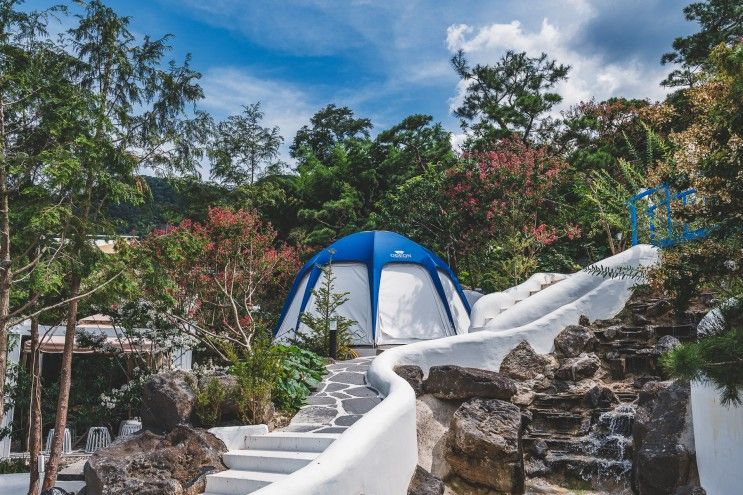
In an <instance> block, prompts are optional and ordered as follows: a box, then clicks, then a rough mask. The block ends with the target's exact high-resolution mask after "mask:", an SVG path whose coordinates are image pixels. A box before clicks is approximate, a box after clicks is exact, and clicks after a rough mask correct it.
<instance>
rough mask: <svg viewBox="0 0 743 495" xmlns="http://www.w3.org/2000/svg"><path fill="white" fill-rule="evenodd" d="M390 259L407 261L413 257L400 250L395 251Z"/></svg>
mask: <svg viewBox="0 0 743 495" xmlns="http://www.w3.org/2000/svg"><path fill="white" fill-rule="evenodd" d="M390 257H392V258H397V259H409V258H412V257H413V255H412V254H410V253H406V252H405V251H403V250H401V249H400V250H395V252H394V253H392V254H390Z"/></svg>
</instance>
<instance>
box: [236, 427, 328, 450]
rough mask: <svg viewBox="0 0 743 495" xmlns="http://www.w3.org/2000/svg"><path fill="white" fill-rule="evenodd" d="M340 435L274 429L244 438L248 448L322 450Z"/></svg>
mask: <svg viewBox="0 0 743 495" xmlns="http://www.w3.org/2000/svg"><path fill="white" fill-rule="evenodd" d="M339 436H340V435H337V434H334V433H299V432H286V431H275V432H273V433H268V434H265V435H250V436H249V437H247V438H246V439H245V444H246V445H245V446H246V447H247V448H248V449H249V450H283V451H289V452H317V453H320V452H323V451H324V450H325V449H326V448H328V446H329V445H330V444H331V443H333V442H334V441H335V439H336V438H338V437H339Z"/></svg>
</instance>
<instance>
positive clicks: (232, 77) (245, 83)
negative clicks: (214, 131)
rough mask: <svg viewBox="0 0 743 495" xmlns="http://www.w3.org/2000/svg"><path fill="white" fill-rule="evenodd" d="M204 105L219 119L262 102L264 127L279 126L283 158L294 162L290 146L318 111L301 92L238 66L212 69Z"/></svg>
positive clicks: (206, 81) (205, 80)
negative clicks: (246, 106) (261, 77)
mask: <svg viewBox="0 0 743 495" xmlns="http://www.w3.org/2000/svg"><path fill="white" fill-rule="evenodd" d="M201 85H202V87H203V88H204V94H205V98H204V102H203V105H204V106H205V107H206V108H207V109H208V110H210V111H212V112H213V113H215V114H216V115H217V117H218V118H220V117H224V116H226V115H230V114H235V113H239V112H240V110H241V107H242V106H243V105H248V104H251V103H256V102H258V101H260V102H261V108H262V110H263V111H264V113H265V120H264V125H266V126H274V125H277V126H279V129H280V130H281V135H282V136H284V140H285V141H284V145H283V146H282V159H283V160H285V161H287V162H290V163H291V161H292V160H291V158H290V157H289V153H288V150H289V144H291V141H292V139H294V135H295V134H296V133H297V130H298V129H299V128H300V127H301V126H302V125H303V124H305V123H307V122H308V121H309V119H310V117H311V116H312V114H313V113H314V111H315V110H316V109H317V108H316V106H315V105H313V104H312V102H311V101H310V100H311V99H310V97H309V96H308V95H307V94H306V93H305V92H304V91H302V90H301V89H299V88H297V87H295V86H293V85H291V84H288V83H285V82H283V81H278V80H270V79H260V78H257V77H254V76H252V75H250V74H249V73H248V72H247V71H246V70H245V69H243V68H238V67H212V68H211V69H209V70H208V71H207V72H206V73H205V74H204V77H203V79H202V81H201Z"/></svg>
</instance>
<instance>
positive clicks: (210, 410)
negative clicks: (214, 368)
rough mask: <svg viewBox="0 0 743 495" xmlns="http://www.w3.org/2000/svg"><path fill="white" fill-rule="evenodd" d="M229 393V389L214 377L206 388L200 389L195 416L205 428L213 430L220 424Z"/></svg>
mask: <svg viewBox="0 0 743 495" xmlns="http://www.w3.org/2000/svg"><path fill="white" fill-rule="evenodd" d="M227 393H228V390H227V388H226V387H225V386H224V385H222V383H221V382H220V381H219V380H218V379H216V378H214V377H212V378H208V379H207V381H206V386H205V387H202V388H199V390H198V392H197V393H196V403H195V404H194V414H195V415H196V418H197V419H198V420H199V423H200V424H201V425H202V426H203V427H205V428H211V427H213V426H217V425H218V424H219V423H220V420H221V419H222V409H223V407H224V404H225V399H226V398H227Z"/></svg>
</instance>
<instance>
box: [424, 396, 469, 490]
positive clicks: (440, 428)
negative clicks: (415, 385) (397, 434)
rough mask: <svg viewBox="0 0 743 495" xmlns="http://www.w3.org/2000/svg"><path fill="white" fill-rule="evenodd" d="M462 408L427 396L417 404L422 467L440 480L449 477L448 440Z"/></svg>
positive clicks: (453, 402)
mask: <svg viewBox="0 0 743 495" xmlns="http://www.w3.org/2000/svg"><path fill="white" fill-rule="evenodd" d="M460 405H461V404H460V403H459V402H456V401H451V400H441V399H437V398H436V397H434V396H433V395H429V394H424V395H421V396H420V397H419V398H418V400H416V407H415V413H416V414H415V415H416V421H415V427H416V433H417V435H416V436H417V438H418V465H419V466H420V467H422V468H423V469H425V470H426V471H428V472H429V473H431V474H432V475H434V476H435V477H437V478H439V479H446V478H447V476H448V475H449V465H448V464H447V462H446V460H445V459H444V451H445V450H446V438H447V436H448V432H449V425H450V424H451V419H452V418H453V417H454V413H455V412H457V409H459V406H460Z"/></svg>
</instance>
